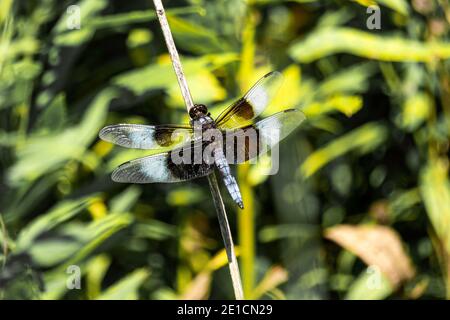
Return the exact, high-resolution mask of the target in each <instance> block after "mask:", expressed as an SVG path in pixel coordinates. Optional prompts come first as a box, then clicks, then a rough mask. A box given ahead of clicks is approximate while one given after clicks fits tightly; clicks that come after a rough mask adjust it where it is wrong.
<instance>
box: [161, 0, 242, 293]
mask: <svg viewBox="0 0 450 320" xmlns="http://www.w3.org/2000/svg"><path fill="white" fill-rule="evenodd" d="M153 3H154V5H155V8H156V15H157V17H158V20H159V23H160V24H161V29H162V31H163V34H164V39H165V41H166V45H167V49H168V51H169V54H170V59H171V61H172V66H173V69H174V70H175V74H176V76H177V80H178V84H179V86H180V89H181V94H182V95H183V99H184V103H185V104H186V109H187V111H188V112H189V110H190V109H191V108H192V107H193V106H194V102H193V100H192V96H191V93H190V91H189V87H188V84H187V81H186V77H185V75H184V72H183V67H182V65H181V61H180V56H179V55H178V51H177V48H176V46H175V43H174V41H173V37H172V32H171V31H170V27H169V23H168V22H167V17H166V13H165V11H164V7H163V5H162V3H161V0H153ZM208 182H209V186H210V189H211V194H212V196H213V201H214V205H215V207H216V211H217V217H218V219H219V225H220V231H221V233H222V237H223V241H224V245H225V250H226V252H227V257H228V266H229V268H230V274H231V281H232V284H233V289H234V295H235V297H236V300H242V299H244V294H243V292H242V281H241V276H240V274H239V266H238V263H237V259H236V254H235V250H234V244H233V237H232V235H231V230H230V225H229V223H228V219H227V213H226V210H225V205H224V203H223V200H222V196H221V195H220V190H219V185H218V184H217V179H216V175H215V174H214V172H213V173H211V174H210V175H209V176H208Z"/></svg>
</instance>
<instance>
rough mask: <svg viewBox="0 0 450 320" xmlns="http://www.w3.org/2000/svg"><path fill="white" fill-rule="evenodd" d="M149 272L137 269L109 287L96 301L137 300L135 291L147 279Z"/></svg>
mask: <svg viewBox="0 0 450 320" xmlns="http://www.w3.org/2000/svg"><path fill="white" fill-rule="evenodd" d="M149 275H150V272H149V271H148V270H147V269H144V268H142V269H137V270H135V271H133V272H132V273H130V274H129V275H128V276H126V277H124V278H123V279H121V280H119V281H118V282H117V283H115V284H113V285H112V286H110V287H109V288H108V289H106V291H105V292H103V293H102V294H101V295H100V296H99V297H98V298H97V299H98V300H135V299H137V297H138V295H137V290H138V289H139V287H140V286H141V285H142V284H143V282H144V281H145V280H146V279H147V278H148V277H149Z"/></svg>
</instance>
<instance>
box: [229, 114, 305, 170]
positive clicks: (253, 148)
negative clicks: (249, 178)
mask: <svg viewBox="0 0 450 320" xmlns="http://www.w3.org/2000/svg"><path fill="white" fill-rule="evenodd" d="M303 120H305V115H304V114H303V112H301V111H300V110H297V109H288V110H284V111H281V112H278V113H276V114H274V115H272V116H270V117H268V118H266V119H263V120H261V121H259V122H257V123H256V124H251V125H248V126H245V127H242V128H239V129H235V130H230V131H226V132H224V133H223V135H224V150H225V154H226V158H227V161H228V163H235V164H237V163H243V162H246V161H248V160H250V159H254V158H256V157H257V156H259V155H261V154H264V153H265V152H267V151H269V150H270V149H271V148H273V146H275V145H276V144H278V143H279V142H280V141H281V140H283V139H284V138H286V137H287V136H288V135H289V134H290V133H291V132H292V131H293V130H294V129H295V128H297V127H298V126H299V125H300V124H301V123H302V122H303Z"/></svg>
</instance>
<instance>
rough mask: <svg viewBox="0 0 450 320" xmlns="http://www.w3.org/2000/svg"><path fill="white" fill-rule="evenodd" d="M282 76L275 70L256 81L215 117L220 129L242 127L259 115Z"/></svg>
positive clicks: (276, 88)
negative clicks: (239, 97) (243, 94)
mask: <svg viewBox="0 0 450 320" xmlns="http://www.w3.org/2000/svg"><path fill="white" fill-rule="evenodd" d="M282 80H283V76H282V75H281V73H279V72H277V71H273V72H270V73H268V74H266V75H265V76H264V77H262V78H261V79H259V80H258V82H257V83H256V84H255V85H254V86H253V87H252V88H251V89H250V90H249V91H248V92H247V93H246V94H245V96H243V97H242V98H241V99H239V100H238V101H236V102H235V103H233V104H232V105H230V106H229V107H228V108H226V109H225V110H224V111H223V112H222V113H221V114H220V115H219V116H218V117H217V119H216V124H217V126H218V127H219V128H221V129H234V128H239V127H242V126H243V125H245V124H247V123H248V122H249V121H250V120H252V119H254V118H256V117H257V116H258V115H260V114H261V113H262V112H263V111H264V110H265V109H266V108H267V106H268V105H269V104H270V101H271V100H272V98H273V97H274V96H275V94H276V93H277V92H278V89H279V88H280V86H281V83H282Z"/></svg>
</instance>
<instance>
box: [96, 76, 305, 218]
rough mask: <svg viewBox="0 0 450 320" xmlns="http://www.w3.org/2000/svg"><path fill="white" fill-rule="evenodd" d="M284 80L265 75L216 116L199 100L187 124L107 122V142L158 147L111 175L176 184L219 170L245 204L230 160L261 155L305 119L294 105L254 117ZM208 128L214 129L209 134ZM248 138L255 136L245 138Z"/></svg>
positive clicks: (236, 199)
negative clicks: (263, 116) (152, 152)
mask: <svg viewBox="0 0 450 320" xmlns="http://www.w3.org/2000/svg"><path fill="white" fill-rule="evenodd" d="M281 82H282V75H281V73H279V72H277V71H272V72H270V73H268V74H266V75H265V76H263V77H262V78H261V79H260V80H258V81H257V82H256V84H255V85H254V86H253V87H251V88H250V90H249V91H248V92H247V93H246V94H245V95H244V96H243V97H241V98H240V99H238V100H236V101H235V102H234V103H232V104H231V105H229V106H228V107H227V108H225V109H224V110H223V111H222V112H221V113H220V114H219V116H218V117H217V118H216V119H213V118H212V117H211V114H210V113H209V112H208V108H207V107H206V106H205V105H203V104H195V105H194V106H193V107H192V108H191V109H190V110H189V116H190V123H189V124H186V125H142V124H115V125H109V126H106V127H104V128H103V129H102V130H101V131H100V133H99V137H100V138H101V139H102V140H104V141H108V142H111V143H114V144H116V145H119V146H122V147H126V148H134V149H153V150H157V153H155V154H153V155H150V156H146V157H143V158H139V159H134V160H131V161H128V162H125V163H123V164H122V165H120V166H119V167H117V168H116V169H115V170H114V171H113V173H112V175H111V177H112V180H113V181H115V182H121V183H174V182H181V181H187V180H192V179H195V178H199V177H204V176H207V175H209V174H211V173H212V172H213V171H214V170H215V169H217V170H218V171H219V172H220V175H221V178H222V180H223V183H224V185H225V186H226V188H227V190H228V193H229V194H230V196H231V198H232V199H233V201H234V202H235V203H236V204H237V205H238V206H239V207H240V208H241V209H243V208H244V203H243V200H242V196H241V192H240V190H239V186H238V184H237V182H236V179H235V177H234V176H233V175H232V173H231V170H230V164H240V163H244V162H246V161H249V160H253V159H255V158H257V157H258V156H260V155H262V154H263V153H265V152H267V151H268V150H270V149H271V148H273V147H274V146H275V145H277V144H278V143H279V142H280V141H281V140H283V139H284V138H285V137H286V136H288V135H289V134H290V133H291V132H292V131H293V130H294V129H295V128H296V127H297V126H298V125H300V123H301V122H302V121H303V120H304V119H305V116H304V114H303V112H301V111H300V110H298V109H296V108H293V109H287V110H283V111H281V112H278V113H275V114H273V115H271V116H269V117H267V118H265V119H263V120H260V121H258V122H256V123H253V122H252V121H253V120H254V119H255V118H256V117H258V116H259V115H261V113H262V112H263V111H264V110H265V109H266V108H267V106H268V105H269V104H270V102H271V100H272V99H273V97H274V96H275V94H276V93H277V91H278V89H279V88H280V86H281ZM210 131H213V132H214V134H206V133H207V132H210ZM249 133H252V134H253V135H249ZM249 137H256V139H247V138H249ZM206 150H208V152H206ZM198 151H199V152H200V153H203V156H202V157H200V160H199V159H197V160H199V161H193V158H195V155H196V154H198ZM192 154H194V156H192ZM204 154H208V155H209V156H208V157H205V156H204ZM180 157H181V158H182V160H181V161H180ZM194 160H195V159H194Z"/></svg>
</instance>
